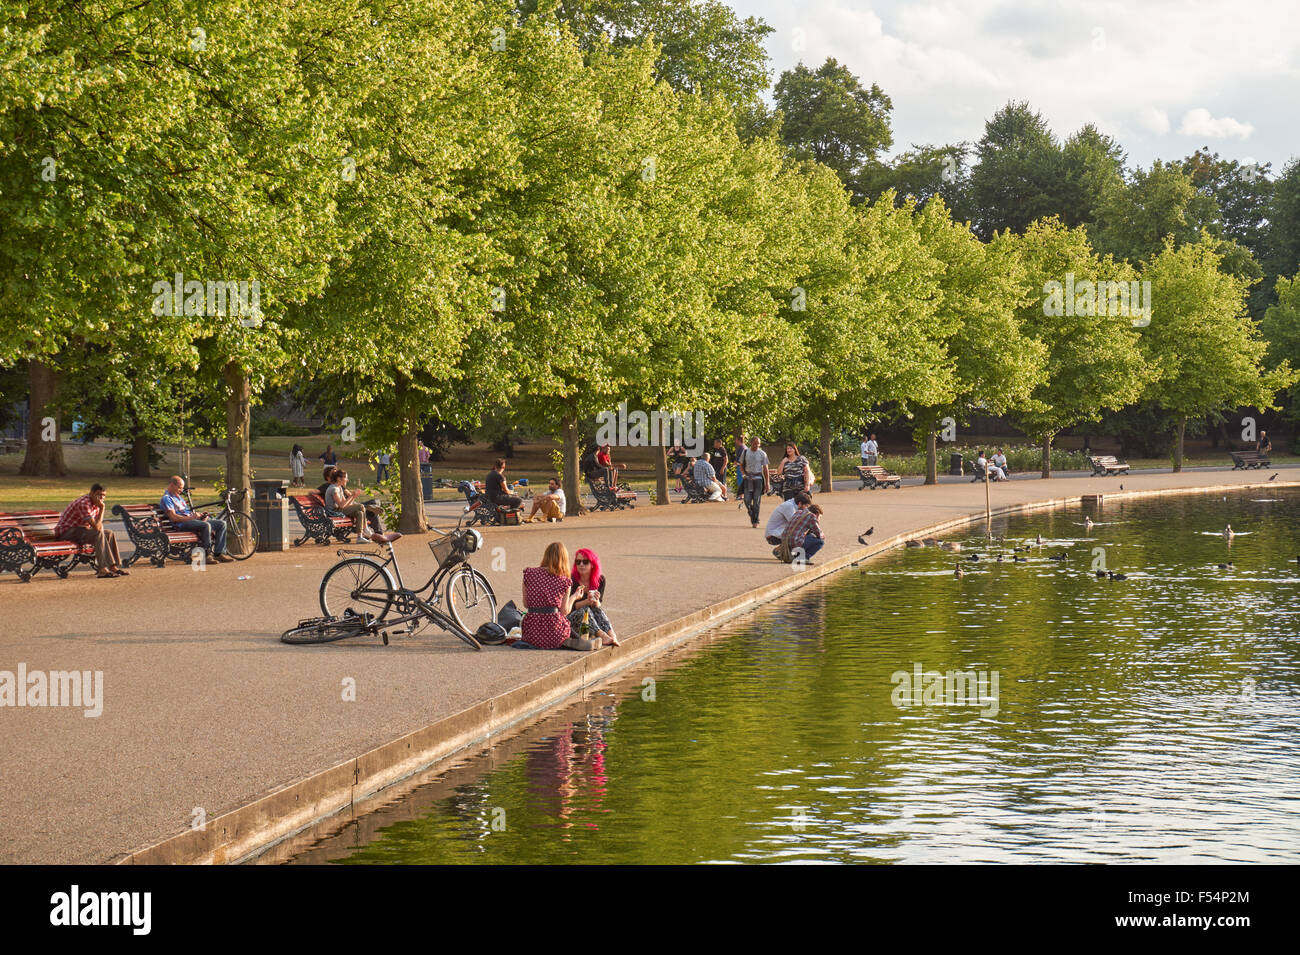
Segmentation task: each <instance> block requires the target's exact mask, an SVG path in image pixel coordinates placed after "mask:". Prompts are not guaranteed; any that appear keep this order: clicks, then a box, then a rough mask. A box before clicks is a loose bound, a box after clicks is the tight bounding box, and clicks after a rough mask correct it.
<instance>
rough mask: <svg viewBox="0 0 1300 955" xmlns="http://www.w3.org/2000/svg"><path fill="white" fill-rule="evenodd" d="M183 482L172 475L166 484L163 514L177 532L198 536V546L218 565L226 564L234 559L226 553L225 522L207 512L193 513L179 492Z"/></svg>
mask: <svg viewBox="0 0 1300 955" xmlns="http://www.w3.org/2000/svg"><path fill="white" fill-rule="evenodd" d="M183 490H185V482H184V481H182V480H181V477H180V475H179V474H173V475H172V479H171V481H169V482H168V484H167V493H166V494H164V495H163V496H162V502H161V504H162V509H163V513H164V514H166V515H167V519H168V520H170V521H171V522H172V524H173V525H174V526H175V527H176V529H177V530H178V531H189V532H190V533H191V534H197V535H198V536H199V546H200V547H202V548H203V550H204V552H205V553H207V554H210V555H211V556H212V559H213V560H215V561H217V563H220V564H227V563H230V562H231V561H233V560H234V559H235V558H233V557H231V556H230V555H229V554H227V553H226V522H225V521H223V520H222V519H221V518H219V517H213V516H212V515H210V514H208V513H207V512H199V511H195V510H194V509H193V508H191V507H190V506H189V505H188V504H186V503H185V498H183V497H182V496H181V492H182V491H183Z"/></svg>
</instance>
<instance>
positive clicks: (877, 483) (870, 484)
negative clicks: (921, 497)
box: [857, 464, 903, 491]
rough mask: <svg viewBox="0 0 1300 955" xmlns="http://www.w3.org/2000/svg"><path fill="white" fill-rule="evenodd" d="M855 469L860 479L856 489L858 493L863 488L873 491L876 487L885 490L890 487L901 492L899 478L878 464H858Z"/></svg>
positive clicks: (900, 480) (900, 479)
mask: <svg viewBox="0 0 1300 955" xmlns="http://www.w3.org/2000/svg"><path fill="white" fill-rule="evenodd" d="M857 468H858V477H860V478H861V479H862V484H861V486H859V487H858V490H859V491H861V490H862V489H863V488H870V489H871V490H873V491H874V490H875V489H876V488H878V487H885V488H887V487H890V486H893V487H896V488H899V489H900V490H901V489H902V487H903V479H902V478H901V477H899V476H898V475H897V474H894V473H893V472H891V471H889V470H888V469H886V468H882V467H881V466H880V465H878V464H860V465H858V466H857Z"/></svg>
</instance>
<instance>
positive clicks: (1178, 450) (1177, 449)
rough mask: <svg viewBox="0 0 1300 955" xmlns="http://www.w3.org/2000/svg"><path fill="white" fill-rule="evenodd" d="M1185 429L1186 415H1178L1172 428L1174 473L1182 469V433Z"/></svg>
mask: <svg viewBox="0 0 1300 955" xmlns="http://www.w3.org/2000/svg"><path fill="white" fill-rule="evenodd" d="M1186 431H1187V417H1186V415H1180V416H1179V417H1178V423H1177V425H1176V426H1175V429H1174V473H1175V474H1177V473H1178V472H1179V471H1181V470H1182V469H1183V433H1184V432H1186Z"/></svg>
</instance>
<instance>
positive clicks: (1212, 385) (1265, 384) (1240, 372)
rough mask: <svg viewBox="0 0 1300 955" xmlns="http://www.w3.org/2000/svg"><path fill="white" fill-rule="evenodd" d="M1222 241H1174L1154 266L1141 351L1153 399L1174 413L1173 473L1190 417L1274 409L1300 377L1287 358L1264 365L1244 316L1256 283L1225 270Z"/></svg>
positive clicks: (1261, 347)
mask: <svg viewBox="0 0 1300 955" xmlns="http://www.w3.org/2000/svg"><path fill="white" fill-rule="evenodd" d="M1220 245H1221V243H1220V242H1218V241H1217V240H1214V239H1212V238H1211V237H1210V236H1208V235H1205V236H1203V237H1202V239H1201V241H1199V242H1196V243H1189V244H1186V245H1182V246H1175V245H1174V243H1173V242H1172V241H1167V242H1166V243H1165V247H1164V249H1163V250H1162V251H1161V252H1160V254H1159V255H1157V256H1155V257H1154V258H1152V259H1151V260H1150V262H1148V263H1147V265H1146V267H1145V268H1144V269H1143V271H1142V278H1143V280H1144V281H1149V282H1150V283H1151V300H1152V314H1151V325H1150V327H1149V328H1147V329H1146V330H1145V332H1144V334H1143V335H1142V342H1141V350H1142V354H1143V356H1144V358H1145V360H1146V363H1147V366H1148V367H1149V368H1150V369H1151V370H1152V373H1153V374H1152V377H1151V379H1150V381H1149V383H1148V386H1147V396H1148V397H1149V398H1150V399H1151V400H1152V401H1154V402H1155V403H1156V404H1157V405H1158V406H1159V407H1161V408H1163V409H1165V410H1166V411H1168V412H1169V413H1171V414H1172V415H1173V416H1174V419H1175V429H1176V430H1175V435H1174V470H1175V471H1181V470H1182V466H1183V434H1184V431H1185V429H1186V425H1187V420H1188V419H1189V418H1201V417H1204V416H1205V415H1208V414H1210V413H1211V412H1215V411H1221V410H1223V409H1226V408H1233V407H1237V406H1239V405H1253V406H1255V407H1258V408H1269V407H1272V406H1273V399H1274V398H1275V396H1276V395H1277V393H1278V392H1279V391H1281V390H1282V389H1284V388H1288V387H1290V386H1291V385H1293V384H1294V383H1295V382H1296V380H1297V378H1300V374H1297V373H1296V372H1293V371H1292V370H1291V367H1290V365H1289V363H1288V362H1287V360H1286V359H1283V360H1282V361H1281V362H1280V363H1279V364H1278V365H1277V366H1276V367H1274V368H1265V367H1264V356H1265V351H1266V350H1267V347H1268V343H1267V342H1265V341H1264V339H1263V338H1261V337H1260V335H1259V332H1258V330H1257V329H1256V328H1255V325H1254V323H1253V322H1251V320H1250V317H1249V316H1248V315H1247V314H1246V311H1245V301H1246V291H1247V289H1248V288H1249V280H1247V279H1242V278H1239V277H1237V276H1234V275H1229V274H1227V273H1225V272H1223V271H1222V269H1221V264H1222V263H1221V255H1220V252H1219V247H1220Z"/></svg>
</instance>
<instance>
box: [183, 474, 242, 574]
mask: <svg viewBox="0 0 1300 955" xmlns="http://www.w3.org/2000/svg"><path fill="white" fill-rule="evenodd" d="M181 494H182V496H184V498H185V503H186V504H188V505H189V506H190V509H191V510H193V511H202V510H204V509H206V508H209V507H217V506H218V505H220V507H221V510H220V511H219V512H218V513H217V515H216V516H217V517H219V518H221V520H223V521H225V522H226V553H227V554H229V555H230V556H231V557H233V558H235V560H248V558H250V557H252V556H253V555H254V554H256V553H257V545H258V541H259V538H258V534H257V525H256V524H254V523H253V519H252V518H251V517H250V516H249V515H247V514H245V513H244V512H243V511H241V510H238V509H237V507H236V505H239V504H243V503H244V500H245V499H246V498H247V497H248V488H246V487H241V488H240V489H239V490H238V491H233V490H231V489H230V488H226V490H224V491H222V492H221V499H220V500H217V501H209V502H208V503H206V504H197V505H196V504H195V503H194V501H193V500H191V499H190V486H189V484H188V483H186V485H185V489H184V490H183V491H181Z"/></svg>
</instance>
